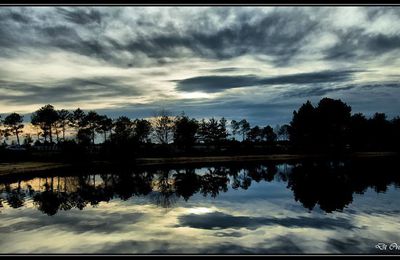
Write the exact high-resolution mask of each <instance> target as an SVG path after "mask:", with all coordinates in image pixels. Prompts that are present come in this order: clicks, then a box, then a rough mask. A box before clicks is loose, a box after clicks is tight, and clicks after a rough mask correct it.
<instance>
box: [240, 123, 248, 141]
mask: <svg viewBox="0 0 400 260" xmlns="http://www.w3.org/2000/svg"><path fill="white" fill-rule="evenodd" d="M239 125H240V129H239V132H238V133H239V134H241V135H242V141H244V140H245V137H246V135H247V133H248V132H249V131H250V123H249V122H247V120H246V119H242V120H240V122H239Z"/></svg>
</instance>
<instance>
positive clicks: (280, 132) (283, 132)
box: [275, 124, 290, 140]
mask: <svg viewBox="0 0 400 260" xmlns="http://www.w3.org/2000/svg"><path fill="white" fill-rule="evenodd" d="M289 128H290V126H289V125H286V124H285V125H282V126H279V127H278V128H277V131H275V133H276V134H277V137H278V139H279V140H287V139H288V137H289Z"/></svg>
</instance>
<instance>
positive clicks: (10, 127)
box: [3, 113, 24, 145]
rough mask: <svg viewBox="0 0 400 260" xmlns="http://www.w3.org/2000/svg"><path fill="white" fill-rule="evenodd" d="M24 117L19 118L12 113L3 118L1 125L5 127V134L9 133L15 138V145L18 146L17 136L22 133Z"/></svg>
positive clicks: (18, 115) (19, 116) (16, 114)
mask: <svg viewBox="0 0 400 260" xmlns="http://www.w3.org/2000/svg"><path fill="white" fill-rule="evenodd" d="M23 119H24V117H23V116H21V115H20V114H18V113H12V114H9V115H8V116H6V117H5V118H4V121H3V124H4V126H5V131H6V132H11V133H12V134H14V135H15V136H16V137H17V143H18V145H19V144H20V142H19V134H20V133H22V130H21V129H22V128H24V125H23V124H22V122H23Z"/></svg>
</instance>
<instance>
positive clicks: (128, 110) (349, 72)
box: [0, 6, 400, 125]
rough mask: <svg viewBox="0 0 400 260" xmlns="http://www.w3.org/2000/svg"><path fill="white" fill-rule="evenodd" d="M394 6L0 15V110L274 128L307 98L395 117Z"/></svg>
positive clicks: (399, 43)
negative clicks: (167, 116)
mask: <svg viewBox="0 0 400 260" xmlns="http://www.w3.org/2000/svg"><path fill="white" fill-rule="evenodd" d="M399 58H400V7H282V6H281V7H243V6H237V7H194V6H193V7H176V6H175V7H111V6H108V7H72V8H66V7H19V8H17V7H2V8H1V10H0V114H4V113H10V112H14V111H15V112H20V113H24V114H25V113H26V114H27V113H30V112H32V111H34V110H36V109H38V108H39V107H40V106H42V105H45V104H48V103H50V104H53V105H54V106H55V107H56V108H58V109H61V108H66V109H74V108H77V107H80V108H83V109H86V110H89V109H96V110H97V111H98V112H100V113H105V114H107V115H109V116H112V117H117V116H119V115H127V116H129V117H132V118H135V117H148V116H152V115H154V113H155V112H156V111H157V110H160V109H162V108H165V109H168V110H170V111H171V112H172V113H174V114H179V113H180V112H181V111H185V113H186V114H187V115H189V116H192V117H197V118H201V117H211V116H216V117H220V116H225V117H227V118H228V119H241V118H248V119H249V121H250V122H251V123H252V124H260V125H266V124H278V123H279V124H282V123H287V122H289V121H290V119H291V116H292V112H293V110H294V109H297V108H298V107H299V106H300V105H301V104H302V103H304V102H305V101H306V100H311V101H313V102H315V103H316V102H318V100H320V99H321V98H322V97H331V98H340V99H342V100H343V101H345V102H347V103H348V104H349V105H351V106H352V108H353V112H363V113H365V114H366V115H367V116H370V115H371V114H372V113H373V112H376V111H379V112H385V113H387V114H388V116H389V117H393V116H395V115H398V114H400V113H399V112H400V88H399V79H400V73H399V71H398V70H399V67H400V60H399Z"/></svg>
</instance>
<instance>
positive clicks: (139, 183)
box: [0, 160, 400, 254]
mask: <svg viewBox="0 0 400 260" xmlns="http://www.w3.org/2000/svg"><path fill="white" fill-rule="evenodd" d="M396 167H397V164H396V162H395V161H392V160H390V161H382V160H360V161H329V162H327V161H324V162H312V161H308V162H302V163H293V164H272V163H252V164H246V165H243V164H230V165H211V166H204V167H191V166H179V167H175V168H152V169H127V168H119V167H113V168H109V169H95V168H93V169H80V170H69V171H67V172H65V171H64V172H62V173H61V172H60V173H58V172H52V173H48V174H47V173H46V175H43V174H42V175H41V176H40V177H31V178H21V179H15V178H14V179H3V180H0V232H1V234H2V236H1V237H0V245H1V246H0V252H1V253H120V254H125V253H134V254H149V253H152V254H159V253H162V254H180V253H195V254H244V253H245V254H286V253H290V254H314V253H333V254H343V253H346V254H348V253H351V254H360V253H363V254H367V253H391V254H394V253H398V252H400V250H396V249H393V247H392V250H389V249H387V250H383V251H381V250H379V249H377V248H376V244H377V243H379V242H383V243H386V244H388V245H391V244H392V243H397V244H400V235H399V231H398V230H399V228H400V224H399V221H398V216H399V213H400V204H399V199H400V190H399V184H400V176H399V174H398V168H396Z"/></svg>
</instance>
